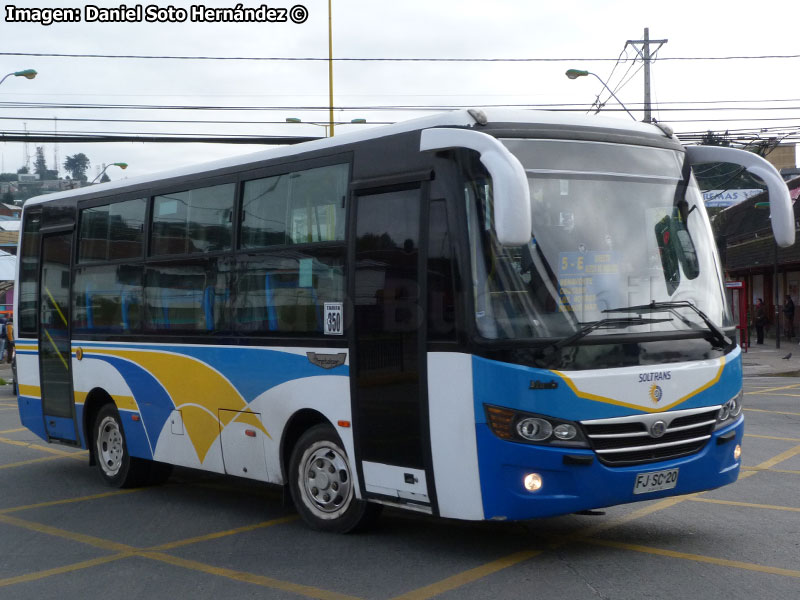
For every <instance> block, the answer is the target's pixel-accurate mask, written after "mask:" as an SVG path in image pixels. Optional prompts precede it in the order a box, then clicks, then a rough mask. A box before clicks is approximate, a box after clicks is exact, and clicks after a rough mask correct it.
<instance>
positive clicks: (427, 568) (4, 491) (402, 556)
mask: <svg viewBox="0 0 800 600" xmlns="http://www.w3.org/2000/svg"><path fill="white" fill-rule="evenodd" d="M745 389H746V397H745V402H746V404H745V411H746V413H745V414H746V418H747V426H746V434H745V444H744V454H743V464H744V469H743V471H742V475H741V477H740V479H739V481H738V482H737V483H736V484H734V485H731V486H728V487H725V488H721V489H719V490H714V491H711V492H706V493H703V494H694V495H690V496H682V497H678V498H669V499H666V500H660V501H649V502H644V503H637V504H632V505H627V506H620V507H614V508H611V509H607V510H606V511H605V514H604V515H603V516H579V515H570V516H565V517H559V518H554V519H546V520H539V521H530V522H526V523H477V524H475V523H464V522H458V521H447V520H434V519H430V518H426V517H419V516H415V515H409V514H405V513H400V512H391V511H389V512H385V513H384V515H383V516H382V518H381V520H380V521H379V522H378V524H377V526H376V527H375V528H374V529H373V530H371V531H370V532H368V533H365V534H357V535H347V536H340V535H327V534H321V533H316V532H313V531H310V530H308V529H307V528H306V527H305V526H304V525H303V524H302V523H301V522H300V521H299V520H298V518H297V516H296V514H295V513H294V511H293V510H292V509H290V508H285V507H284V506H283V505H282V502H281V498H280V495H279V494H278V493H276V491H275V490H274V488H271V487H268V486H261V485H257V484H253V483H249V482H245V481H243V480H237V479H234V478H224V477H217V476H208V475H205V474H202V473H197V472H194V471H190V470H176V472H175V474H174V475H173V477H172V478H171V479H170V481H169V482H168V483H167V484H166V485H163V486H160V487H151V488H144V489H139V490H111V489H109V488H107V487H105V486H104V485H103V484H102V483H101V481H100V479H99V477H98V476H97V474H96V473H95V472H94V470H93V469H90V468H89V467H88V466H87V458H86V453H85V452H79V451H76V450H73V449H70V448H66V447H62V446H55V445H47V444H45V443H44V442H42V441H41V440H39V439H38V438H36V437H35V436H34V435H33V434H31V433H30V432H29V431H27V430H26V429H23V428H21V426H20V423H19V419H18V416H17V410H16V398H14V397H13V396H12V395H11V389H10V387H5V388H3V389H0V599H2V600H5V599H9V600H10V599H13V600H23V599H34V598H35V599H40V598H58V599H59V600H71V599H86V598H115V599H116V600H125V599H128V598H131V599H132V598H137V599H140V598H142V599H145V598H146V599H147V600H156V599H161V598H163V599H168V600H176V599H182V598H192V599H205V598H209V599H210V598H213V599H215V600H227V599H237V600H238V599H241V598H303V597H306V598H326V599H327V598H331V599H341V598H363V599H366V598H379V599H390V598H404V599H420V600H421V599H425V598H433V597H437V598H458V599H484V598H525V599H532V598H534V599H535V598H547V599H552V598H557V599H558V600H572V599H580V600H583V599H587V600H588V599H597V598H604V599H614V600H616V599H631V600H633V599H636V600H639V599H642V598H652V599H673V598H702V599H703V600H711V599H717V598H719V599H720V600H722V599H724V600H731V599H738V598H742V599H744V598H747V599H757V600H768V599H773V598H774V599H776V600H777V599H780V600H791V599H794V598H800V378H776V377H763V378H748V379H746V380H745Z"/></svg>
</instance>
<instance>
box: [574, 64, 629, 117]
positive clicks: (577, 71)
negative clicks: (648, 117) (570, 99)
mask: <svg viewBox="0 0 800 600" xmlns="http://www.w3.org/2000/svg"><path fill="white" fill-rule="evenodd" d="M565 75H566V76H567V77H569V78H570V79H577V78H578V77H586V76H587V75H594V76H595V77H596V78H597V81H599V82H600V83H602V84H603V87H604V88H606V89H607V90H608V93H609V94H611V97H612V98H614V100H616V101H617V102H619V105H620V106H621V107H622V108H624V109H625V112H626V113H628V115H629V116H630V118H631V119H633V120H634V121H635V120H636V117H634V116H633V115H632V114H631V111H629V110H628V109H627V108H625V105H624V104H623V103H622V101H621V100H620V99H619V98H617V95H616V94H615V93H614V92H612V91H611V88H610V87H608V86H607V85H606V82H605V81H603V80H602V79H600V76H599V75H597V73H592V72H591V71H581V70H580V69H569V70H568V71H567V72H566V73H565Z"/></svg>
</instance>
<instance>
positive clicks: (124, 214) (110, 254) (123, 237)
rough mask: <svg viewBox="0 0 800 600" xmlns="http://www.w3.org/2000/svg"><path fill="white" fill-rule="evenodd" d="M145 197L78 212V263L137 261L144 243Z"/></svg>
mask: <svg viewBox="0 0 800 600" xmlns="http://www.w3.org/2000/svg"><path fill="white" fill-rule="evenodd" d="M146 205H147V203H146V201H145V199H144V198H137V199H136V200H127V201H125V202H117V203H114V204H106V205H103V206H95V207H93V208H86V209H84V210H82V211H81V217H80V240H79V242H78V261H79V262H81V263H86V262H93V261H104V260H120V259H124V258H137V257H139V256H141V255H142V245H143V241H144V217H145V209H146Z"/></svg>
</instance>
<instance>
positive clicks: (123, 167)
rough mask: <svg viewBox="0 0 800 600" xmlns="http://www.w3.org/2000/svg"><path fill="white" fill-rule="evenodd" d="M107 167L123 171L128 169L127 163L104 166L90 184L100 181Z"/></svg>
mask: <svg viewBox="0 0 800 600" xmlns="http://www.w3.org/2000/svg"><path fill="white" fill-rule="evenodd" d="M108 167H119V168H120V169H122V170H123V171H124V170H125V169H127V168H128V163H124V162H115V163H111V164H110V165H106V166H105V167H103V170H102V171H100V173H98V174H97V177H95V178H94V179H92V181H90V183H94V182H95V181H97V180H98V179H100V178H101V177H102V176H103V173H105V172H106V171H107V170H108Z"/></svg>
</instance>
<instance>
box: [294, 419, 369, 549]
mask: <svg viewBox="0 0 800 600" xmlns="http://www.w3.org/2000/svg"><path fill="white" fill-rule="evenodd" d="M289 488H290V489H291V492H292V499H293V500H294V505H295V507H296V508H297V512H299V513H300V516H301V517H302V518H303V520H304V521H305V522H306V523H307V524H308V525H310V526H311V527H313V528H314V529H318V530H321V531H329V532H333V533H347V532H350V531H353V530H355V529H361V528H364V527H366V526H367V525H368V524H369V523H370V522H371V521H372V520H373V519H374V518H375V517H376V516H377V514H378V511H379V509H380V506H379V505H376V504H369V503H367V502H365V501H363V500H359V499H358V498H356V495H355V481H354V476H353V473H352V472H351V470H350V462H349V461H348V459H347V453H346V452H345V451H344V450H343V448H342V443H341V441H340V440H339V436H338V435H336V431H334V429H333V428H332V427H331V426H329V425H317V426H315V427H312V428H311V429H309V430H308V431H306V432H305V433H304V434H303V435H302V436H301V437H300V439H299V440H298V441H297V444H296V445H295V447H294V450H293V451H292V458H291V461H290V463H289Z"/></svg>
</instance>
